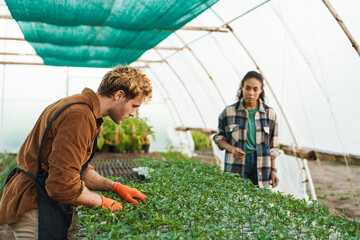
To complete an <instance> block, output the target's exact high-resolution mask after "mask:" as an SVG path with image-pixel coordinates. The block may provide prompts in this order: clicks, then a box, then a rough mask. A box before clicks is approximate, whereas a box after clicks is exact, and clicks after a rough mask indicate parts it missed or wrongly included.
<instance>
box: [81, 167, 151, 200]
mask: <svg viewBox="0 0 360 240" xmlns="http://www.w3.org/2000/svg"><path fill="white" fill-rule="evenodd" d="M84 182H85V186H86V187H88V188H89V189H91V190H95V191H112V192H114V193H116V194H118V195H119V196H120V197H121V198H122V199H124V200H126V201H128V202H131V203H135V205H138V204H139V202H138V201H136V200H135V199H134V198H138V199H140V200H141V201H143V202H145V198H146V196H145V195H144V194H142V193H141V192H139V191H138V190H137V189H135V188H131V187H128V186H125V185H122V184H120V183H116V182H114V181H112V180H110V179H107V178H104V177H102V176H101V175H100V174H98V173H97V172H96V171H95V170H94V169H90V170H89V171H88V172H87V173H86V176H85V179H84Z"/></svg>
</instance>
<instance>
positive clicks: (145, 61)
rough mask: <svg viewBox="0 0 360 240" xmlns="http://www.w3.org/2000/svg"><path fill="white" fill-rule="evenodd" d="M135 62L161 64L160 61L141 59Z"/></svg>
mask: <svg viewBox="0 0 360 240" xmlns="http://www.w3.org/2000/svg"><path fill="white" fill-rule="evenodd" d="M136 62H143V63H162V62H163V61H162V60H143V59H138V60H136Z"/></svg>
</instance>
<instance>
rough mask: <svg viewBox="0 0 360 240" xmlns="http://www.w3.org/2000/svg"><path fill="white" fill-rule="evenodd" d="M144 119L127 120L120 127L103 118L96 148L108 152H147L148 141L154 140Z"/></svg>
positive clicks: (150, 129) (107, 118) (152, 133)
mask: <svg viewBox="0 0 360 240" xmlns="http://www.w3.org/2000/svg"><path fill="white" fill-rule="evenodd" d="M147 121H148V120H147V119H146V118H139V117H135V118H128V119H126V120H125V121H124V122H123V123H122V124H121V125H117V124H116V123H114V122H113V121H112V120H111V119H110V118H109V117H105V118H104V122H103V124H102V126H101V131H100V134H99V137H98V148H99V149H100V150H102V151H107V150H109V152H140V151H141V150H144V151H145V152H148V149H149V144H150V140H149V138H148V136H150V135H151V136H152V137H153V139H155V136H154V132H153V131H152V126H150V125H149V124H148V123H147ZM103 148H104V149H103Z"/></svg>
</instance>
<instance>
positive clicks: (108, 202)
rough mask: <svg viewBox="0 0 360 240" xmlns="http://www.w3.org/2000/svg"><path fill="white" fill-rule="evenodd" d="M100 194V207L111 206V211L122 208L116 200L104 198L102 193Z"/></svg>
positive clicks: (107, 207) (106, 207)
mask: <svg viewBox="0 0 360 240" xmlns="http://www.w3.org/2000/svg"><path fill="white" fill-rule="evenodd" d="M100 196H101V200H102V203H101V205H100V207H103V208H104V209H109V208H111V209H112V210H113V211H116V210H120V209H122V206H121V204H120V203H118V202H117V201H115V200H113V199H111V198H106V197H104V196H103V195H100Z"/></svg>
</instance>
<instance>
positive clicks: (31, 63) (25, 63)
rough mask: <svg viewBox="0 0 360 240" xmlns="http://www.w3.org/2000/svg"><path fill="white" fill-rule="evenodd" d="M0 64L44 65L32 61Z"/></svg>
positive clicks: (3, 63)
mask: <svg viewBox="0 0 360 240" xmlns="http://www.w3.org/2000/svg"><path fill="white" fill-rule="evenodd" d="M0 65H44V64H43V63H34V62H0Z"/></svg>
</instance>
